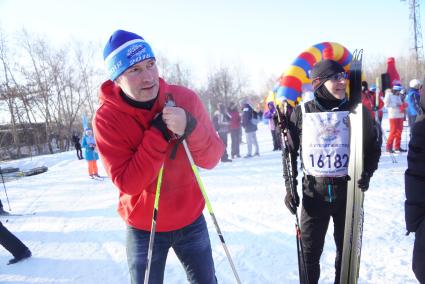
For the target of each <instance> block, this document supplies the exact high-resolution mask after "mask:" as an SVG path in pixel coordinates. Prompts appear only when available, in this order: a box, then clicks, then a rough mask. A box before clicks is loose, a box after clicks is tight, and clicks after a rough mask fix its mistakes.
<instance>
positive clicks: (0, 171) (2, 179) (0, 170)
mask: <svg viewBox="0 0 425 284" xmlns="http://www.w3.org/2000/svg"><path fill="white" fill-rule="evenodd" d="M0 175H1V181H2V182H3V188H4V194H5V195H6V200H7V205H8V206H9V211H12V208H10V202H9V196H7V190H6V184H5V183H4V177H3V170H2V169H1V168H0Z"/></svg>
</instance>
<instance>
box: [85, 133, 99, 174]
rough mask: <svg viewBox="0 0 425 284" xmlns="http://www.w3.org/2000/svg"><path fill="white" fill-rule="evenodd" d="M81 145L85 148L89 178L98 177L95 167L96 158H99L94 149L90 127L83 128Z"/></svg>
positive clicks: (94, 142)
mask: <svg viewBox="0 0 425 284" xmlns="http://www.w3.org/2000/svg"><path fill="white" fill-rule="evenodd" d="M82 146H83V147H84V148H85V150H86V151H85V156H86V160H87V163H88V170H89V176H90V177H91V178H95V177H100V176H99V173H98V169H97V160H99V154H98V153H97V149H96V141H95V140H94V137H93V131H92V130H91V128H88V127H87V128H86V129H85V135H84V137H83V143H82Z"/></svg>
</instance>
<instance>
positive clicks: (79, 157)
mask: <svg viewBox="0 0 425 284" xmlns="http://www.w3.org/2000/svg"><path fill="white" fill-rule="evenodd" d="M74 146H75V150H76V151H77V158H78V159H79V160H82V159H83V151H82V150H81V144H80V143H76V144H75V145H74Z"/></svg>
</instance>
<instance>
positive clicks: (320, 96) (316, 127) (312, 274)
mask: <svg viewBox="0 0 425 284" xmlns="http://www.w3.org/2000/svg"><path fill="white" fill-rule="evenodd" d="M310 76H311V79H312V85H313V89H314V99H313V100H311V101H308V102H306V103H301V104H299V105H298V106H297V107H296V108H295V109H294V111H293V112H292V114H291V117H290V121H289V123H288V128H289V138H290V141H291V140H292V145H291V147H290V149H289V153H288V154H290V155H291V158H292V169H291V170H292V173H291V174H292V180H291V179H290V173H289V171H288V169H287V168H286V167H285V166H284V169H283V172H284V173H283V176H284V179H285V187H286V191H287V193H286V196H285V205H286V206H287V207H288V209H289V211H290V212H291V213H292V214H295V212H296V210H297V207H298V206H299V197H298V193H297V192H296V185H297V180H296V177H297V175H298V171H297V169H298V165H297V156H298V151H299V152H300V156H301V164H302V169H303V173H304V175H303V178H302V192H303V200H302V210H301V237H302V246H303V250H304V259H305V262H306V270H307V274H308V278H309V284H311V283H318V281H319V277H320V256H321V254H322V252H323V247H324V242H325V236H326V231H327V229H328V226H329V221H330V218H331V217H332V219H333V222H334V239H335V244H336V250H337V251H336V259H335V268H336V273H335V283H339V280H340V273H341V257H342V248H343V241H344V227H345V211H346V201H347V181H348V180H349V179H350V177H349V176H348V160H349V155H350V149H349V143H350V138H349V136H350V135H349V134H350V128H349V123H348V121H349V116H348V115H349V113H350V112H351V111H353V106H352V104H351V103H350V102H349V101H348V100H347V98H346V93H345V90H346V85H347V80H346V78H347V77H346V76H347V74H346V73H345V70H344V69H343V67H342V66H341V65H340V64H339V63H337V62H336V61H333V60H329V59H327V60H323V61H320V62H318V63H317V64H316V65H314V66H313V69H312V72H311V74H310ZM304 129H305V131H303V130H304ZM380 137H381V135H380V128H379V127H377V125H376V122H375V120H374V119H373V118H372V117H371V115H370V113H369V112H368V111H367V110H366V109H365V108H364V107H363V144H364V145H367V147H364V148H363V149H364V157H365V158H364V169H363V173H362V175H361V179H359V180H358V185H359V187H360V188H361V189H362V191H366V190H367V189H368V187H369V181H370V178H371V177H372V174H373V173H374V171H375V170H376V169H377V167H378V161H379V158H380V155H381V144H382V139H381V138H380ZM284 151H288V150H286V148H285V149H284ZM284 156H286V153H284ZM323 157H325V159H323ZM321 159H322V160H321ZM320 161H322V163H321V162H320ZM291 183H292V185H293V186H294V188H295V193H294V196H293V195H292V193H291Z"/></svg>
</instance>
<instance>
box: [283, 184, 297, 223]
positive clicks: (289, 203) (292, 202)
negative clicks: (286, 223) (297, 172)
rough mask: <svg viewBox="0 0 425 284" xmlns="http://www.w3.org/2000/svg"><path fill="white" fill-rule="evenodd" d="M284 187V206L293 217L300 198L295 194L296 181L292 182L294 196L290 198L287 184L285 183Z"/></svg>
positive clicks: (290, 193)
mask: <svg viewBox="0 0 425 284" xmlns="http://www.w3.org/2000/svg"><path fill="white" fill-rule="evenodd" d="M285 186H286V196H285V205H286V207H288V210H289V212H291V213H292V214H294V215H295V213H296V212H297V207H298V206H299V205H300V197H299V196H298V192H297V181H296V180H295V181H294V182H293V189H294V196H292V192H291V188H290V186H289V184H287V183H285Z"/></svg>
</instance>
